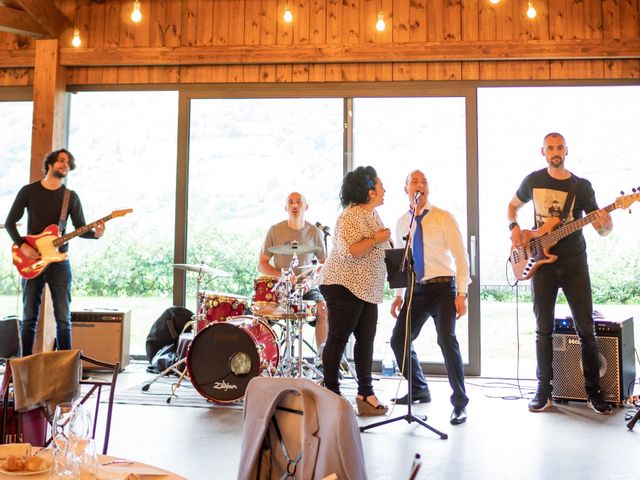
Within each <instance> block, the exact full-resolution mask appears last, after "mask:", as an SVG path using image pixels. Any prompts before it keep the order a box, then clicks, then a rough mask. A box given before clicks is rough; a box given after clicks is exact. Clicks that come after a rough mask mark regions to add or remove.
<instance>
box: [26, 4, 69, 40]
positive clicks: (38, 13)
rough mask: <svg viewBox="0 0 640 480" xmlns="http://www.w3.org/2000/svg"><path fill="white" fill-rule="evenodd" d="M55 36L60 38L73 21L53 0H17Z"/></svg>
mask: <svg viewBox="0 0 640 480" xmlns="http://www.w3.org/2000/svg"><path fill="white" fill-rule="evenodd" d="M15 2H16V3H18V4H19V5H20V6H21V7H22V8H23V9H24V10H25V11H26V12H27V13H28V14H29V15H31V16H32V17H33V19H34V20H35V21H36V22H38V23H39V24H40V25H41V26H42V28H43V29H44V30H45V31H46V32H48V33H49V35H50V36H51V37H53V38H60V37H61V36H62V33H63V32H64V31H65V30H68V29H70V28H73V22H71V20H69V19H68V18H67V17H65V16H64V14H63V13H62V12H61V11H60V10H58V8H57V7H56V6H55V4H54V3H53V1H52V0H15Z"/></svg>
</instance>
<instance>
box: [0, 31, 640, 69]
mask: <svg viewBox="0 0 640 480" xmlns="http://www.w3.org/2000/svg"><path fill="white" fill-rule="evenodd" d="M629 58H640V39H638V38H633V39H627V40H613V39H593V40H529V41H515V40H514V41H498V40H465V41H455V42H449V41H447V42H409V43H366V44H354V45H341V44H336V45H330V44H323V45H311V44H304V45H250V46H249V45H247V46H238V45H212V46H208V47H130V48H118V47H116V48H78V49H77V48H70V47H69V48H67V47H65V48H61V49H60V65H63V66H66V67H101V66H105V67H117V66H176V65H177V66H186V65H260V64H261V65H269V64H287V63H296V64H299V63H310V64H336V63H361V62H372V63H396V62H461V61H462V62H485V61H499V60H509V61H514V60H590V59H591V60H592V59H603V60H612V59H616V60H620V59H629ZM33 59H34V56H33V52H31V51H6V50H5V51H3V50H0V68H25V67H30V66H33Z"/></svg>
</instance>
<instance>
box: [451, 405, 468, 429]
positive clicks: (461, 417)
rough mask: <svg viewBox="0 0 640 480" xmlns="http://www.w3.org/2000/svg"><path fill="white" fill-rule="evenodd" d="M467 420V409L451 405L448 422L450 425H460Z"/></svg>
mask: <svg viewBox="0 0 640 480" xmlns="http://www.w3.org/2000/svg"><path fill="white" fill-rule="evenodd" d="M466 421H467V410H466V409H465V408H464V407H453V412H451V418H450V419H449V422H450V423H451V425H460V424H461V423H464V422H466Z"/></svg>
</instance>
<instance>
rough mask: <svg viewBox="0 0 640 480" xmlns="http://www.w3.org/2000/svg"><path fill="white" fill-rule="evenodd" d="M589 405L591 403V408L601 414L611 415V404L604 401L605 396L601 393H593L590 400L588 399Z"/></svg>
mask: <svg viewBox="0 0 640 480" xmlns="http://www.w3.org/2000/svg"><path fill="white" fill-rule="evenodd" d="M587 405H589V406H590V407H591V409H592V410H593V411H594V412H596V413H597V414H599V415H611V411H612V408H611V405H610V404H608V403H607V402H605V401H604V398H602V394H600V393H596V394H595V395H591V396H590V397H589V400H587Z"/></svg>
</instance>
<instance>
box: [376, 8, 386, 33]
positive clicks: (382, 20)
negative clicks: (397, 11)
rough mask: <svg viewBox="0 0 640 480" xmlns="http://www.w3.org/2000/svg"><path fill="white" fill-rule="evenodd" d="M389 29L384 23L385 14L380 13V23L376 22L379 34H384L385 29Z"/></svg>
mask: <svg viewBox="0 0 640 480" xmlns="http://www.w3.org/2000/svg"><path fill="white" fill-rule="evenodd" d="M385 28H387V26H386V25H385V23H384V13H382V12H380V13H378V21H377V22H376V30H377V31H379V32H384V29H385Z"/></svg>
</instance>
